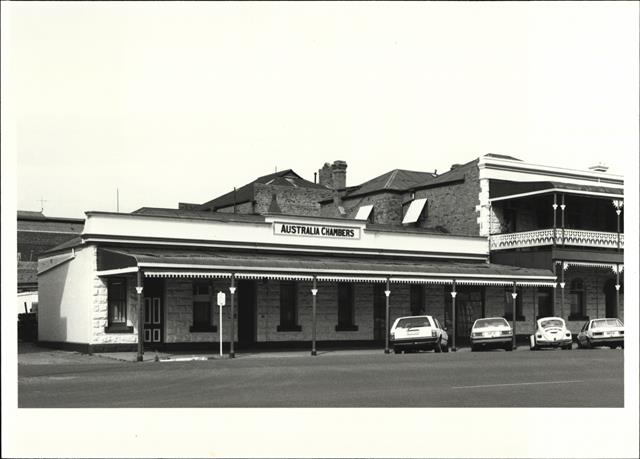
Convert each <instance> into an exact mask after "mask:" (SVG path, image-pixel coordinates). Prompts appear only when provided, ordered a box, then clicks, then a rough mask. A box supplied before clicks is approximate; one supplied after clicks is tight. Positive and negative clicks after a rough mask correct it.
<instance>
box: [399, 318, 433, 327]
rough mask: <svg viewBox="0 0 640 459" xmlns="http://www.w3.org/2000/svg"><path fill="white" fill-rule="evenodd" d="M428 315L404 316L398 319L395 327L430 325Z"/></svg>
mask: <svg viewBox="0 0 640 459" xmlns="http://www.w3.org/2000/svg"><path fill="white" fill-rule="evenodd" d="M430 326H431V323H430V322H429V318H428V317H405V318H404V319H400V320H399V321H398V325H396V328H415V327H430Z"/></svg>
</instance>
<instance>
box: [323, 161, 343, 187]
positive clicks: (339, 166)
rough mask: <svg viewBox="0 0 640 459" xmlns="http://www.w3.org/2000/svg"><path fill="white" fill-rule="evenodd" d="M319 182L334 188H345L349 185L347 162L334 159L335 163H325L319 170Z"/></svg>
mask: <svg viewBox="0 0 640 459" xmlns="http://www.w3.org/2000/svg"><path fill="white" fill-rule="evenodd" d="M318 179H319V180H318V183H320V185H324V186H326V187H327V188H330V189H332V190H343V189H345V188H346V186H347V163H346V162H345V161H340V160H338V161H334V162H333V164H330V163H324V166H322V169H320V170H318Z"/></svg>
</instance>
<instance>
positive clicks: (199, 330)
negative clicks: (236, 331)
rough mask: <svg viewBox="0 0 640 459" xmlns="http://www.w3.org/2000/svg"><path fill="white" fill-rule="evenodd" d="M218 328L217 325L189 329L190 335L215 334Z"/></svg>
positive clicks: (195, 326) (193, 326) (197, 326)
mask: <svg viewBox="0 0 640 459" xmlns="http://www.w3.org/2000/svg"><path fill="white" fill-rule="evenodd" d="M217 331H218V327H217V326H215V325H192V326H190V327H189V333H215V332H217Z"/></svg>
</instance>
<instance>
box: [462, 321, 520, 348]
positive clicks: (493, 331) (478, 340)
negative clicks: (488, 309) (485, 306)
mask: <svg viewBox="0 0 640 459" xmlns="http://www.w3.org/2000/svg"><path fill="white" fill-rule="evenodd" d="M512 340H513V330H511V325H509V322H507V321H506V320H505V319H503V318H502V317H490V318H486V319H478V320H476V321H475V322H474V323H473V327H471V350H472V351H477V350H480V349H504V350H505V351H511V350H512V349H513V343H512Z"/></svg>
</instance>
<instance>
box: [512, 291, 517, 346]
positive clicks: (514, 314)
mask: <svg viewBox="0 0 640 459" xmlns="http://www.w3.org/2000/svg"><path fill="white" fill-rule="evenodd" d="M511 296H512V297H513V306H512V308H513V317H512V319H513V320H512V321H513V336H512V338H511V340H512V342H511V347H512V349H515V348H516V302H517V298H518V292H517V290H516V281H513V293H512V294H511Z"/></svg>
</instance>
